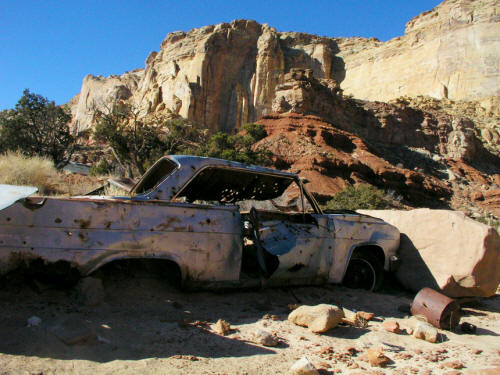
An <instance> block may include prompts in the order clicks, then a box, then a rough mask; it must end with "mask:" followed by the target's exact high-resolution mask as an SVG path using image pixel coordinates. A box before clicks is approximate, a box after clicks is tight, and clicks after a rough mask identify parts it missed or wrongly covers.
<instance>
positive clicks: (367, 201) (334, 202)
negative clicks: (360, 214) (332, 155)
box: [323, 185, 393, 210]
mask: <svg viewBox="0 0 500 375" xmlns="http://www.w3.org/2000/svg"><path fill="white" fill-rule="evenodd" d="M390 207H393V204H392V202H391V201H390V200H389V199H387V198H386V195H385V193H384V191H383V190H381V189H377V188H376V187H374V186H372V185H359V186H349V187H348V188H347V189H345V190H342V191H340V192H338V193H337V194H335V195H334V196H333V198H332V199H331V200H329V201H328V202H326V204H325V205H324V207H323V208H324V209H326V210H358V209H364V210H375V209H385V208H390Z"/></svg>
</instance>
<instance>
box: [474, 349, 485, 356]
mask: <svg viewBox="0 0 500 375" xmlns="http://www.w3.org/2000/svg"><path fill="white" fill-rule="evenodd" d="M482 352H483V351H482V350H481V349H474V350H473V351H472V354H476V355H478V354H481V353H482Z"/></svg>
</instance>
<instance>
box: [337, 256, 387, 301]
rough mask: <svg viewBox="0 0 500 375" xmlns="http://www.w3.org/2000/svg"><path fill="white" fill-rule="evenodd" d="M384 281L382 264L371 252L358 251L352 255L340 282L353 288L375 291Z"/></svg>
mask: <svg viewBox="0 0 500 375" xmlns="http://www.w3.org/2000/svg"><path fill="white" fill-rule="evenodd" d="M383 281H384V266H383V265H382V263H381V262H380V260H379V259H378V258H377V257H376V256H375V255H374V254H371V253H368V252H359V253H355V254H353V255H352V257H351V260H350V261H349V265H348V266H347V270H346V272H345V275H344V279H343V281H342V283H343V284H344V286H346V287H348V288H353V289H365V290H370V291H372V292H375V291H377V290H378V289H380V287H381V286H382V282H383Z"/></svg>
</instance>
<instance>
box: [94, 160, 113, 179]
mask: <svg viewBox="0 0 500 375" xmlns="http://www.w3.org/2000/svg"><path fill="white" fill-rule="evenodd" d="M112 169H113V166H112V165H111V164H110V163H108V162H107V161H106V160H105V159H102V160H101V161H100V162H99V163H97V164H96V165H93V166H92V167H91V168H90V171H89V175H90V176H106V175H109V174H110V173H111V171H112Z"/></svg>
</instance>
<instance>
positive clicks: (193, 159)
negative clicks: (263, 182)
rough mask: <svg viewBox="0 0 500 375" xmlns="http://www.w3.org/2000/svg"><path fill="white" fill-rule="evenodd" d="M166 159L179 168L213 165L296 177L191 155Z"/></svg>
mask: <svg viewBox="0 0 500 375" xmlns="http://www.w3.org/2000/svg"><path fill="white" fill-rule="evenodd" d="M164 157H166V158H169V159H170V160H172V161H174V162H177V164H179V165H180V166H181V167H185V166H189V167H191V166H192V167H194V168H196V169H198V168H201V167H204V166H207V165H213V166H219V165H220V166H226V167H230V168H236V169H246V170H250V171H253V172H256V173H266V174H267V173H268V174H274V175H280V176H283V177H288V178H293V179H297V178H298V175H297V174H295V173H291V172H284V171H280V170H278V169H274V168H267V167H260V166H257V165H253V164H245V163H240V162H237V161H230V160H224V159H218V158H210V157H204V156H193V155H167V156H164Z"/></svg>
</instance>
